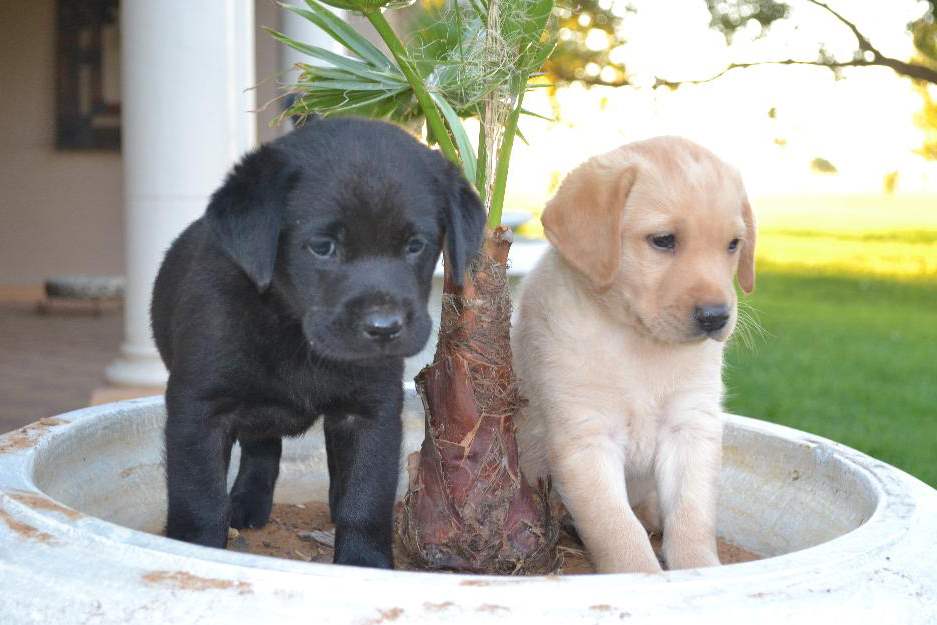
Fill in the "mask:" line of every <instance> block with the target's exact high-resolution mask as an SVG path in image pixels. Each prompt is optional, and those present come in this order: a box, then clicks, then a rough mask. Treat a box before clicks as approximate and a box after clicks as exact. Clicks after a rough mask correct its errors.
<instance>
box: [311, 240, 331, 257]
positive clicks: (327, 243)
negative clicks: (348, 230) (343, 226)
mask: <svg viewBox="0 0 937 625" xmlns="http://www.w3.org/2000/svg"><path fill="white" fill-rule="evenodd" d="M306 249H307V250H309V251H310V252H311V253H312V255H313V256H316V257H318V258H332V257H333V256H335V252H336V251H337V250H338V247H337V246H336V245H335V241H333V240H332V239H320V240H318V241H310V242H309V243H307V244H306Z"/></svg>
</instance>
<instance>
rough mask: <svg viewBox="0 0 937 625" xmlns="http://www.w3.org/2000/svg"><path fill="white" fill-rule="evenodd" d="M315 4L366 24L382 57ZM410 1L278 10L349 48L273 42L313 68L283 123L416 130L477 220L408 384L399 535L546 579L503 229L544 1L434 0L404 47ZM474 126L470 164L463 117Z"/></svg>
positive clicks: (548, 562)
mask: <svg viewBox="0 0 937 625" xmlns="http://www.w3.org/2000/svg"><path fill="white" fill-rule="evenodd" d="M323 2H324V3H326V4H328V5H330V6H333V7H337V8H341V9H348V10H352V11H355V12H358V13H360V14H362V15H364V16H365V17H366V18H367V19H368V21H369V22H370V23H371V24H372V25H373V26H374V28H375V30H376V31H377V33H378V34H379V35H380V37H381V39H382V41H383V42H384V44H385V45H386V46H387V49H388V50H389V51H390V57H388V56H387V55H386V54H385V53H384V52H382V51H381V50H380V49H379V48H378V47H376V46H375V45H373V44H372V43H371V42H370V41H368V40H367V39H366V38H365V37H363V36H362V35H361V34H360V33H358V32H357V31H356V30H355V29H354V28H353V27H351V26H350V25H349V24H347V23H346V22H345V21H343V20H342V19H340V18H339V17H337V16H336V15H334V14H333V13H332V12H331V11H329V10H328V8H326V6H324V5H323ZM406 4H408V2H393V1H391V2H388V1H387V0H322V2H320V1H319V0H306V7H294V6H287V8H288V9H289V10H291V11H293V12H295V13H297V14H299V15H301V16H303V17H305V18H306V19H308V20H310V21H311V22H313V23H314V24H316V25H317V26H319V27H320V28H321V29H322V30H323V31H325V32H326V33H327V34H328V35H329V36H330V37H331V38H332V39H334V40H335V41H336V42H338V43H339V44H341V45H342V46H344V47H345V48H346V49H347V50H348V54H347V55H339V54H335V53H333V52H330V51H328V50H325V49H323V48H321V47H316V46H310V45H306V44H304V43H302V42H298V41H294V40H292V39H290V38H288V37H286V36H285V35H283V34H281V33H277V32H272V34H273V36H274V37H276V38H277V39H278V40H280V41H281V42H282V43H284V44H286V45H288V46H291V47H293V48H295V49H297V50H299V51H301V52H304V53H306V54H308V55H309V56H311V57H312V58H314V59H316V60H317V61H319V62H320V63H326V64H327V66H323V65H313V64H310V65H301V68H300V69H301V74H300V78H299V80H298V82H297V83H296V84H295V85H293V86H292V88H291V91H292V92H293V94H294V95H295V97H294V100H293V102H292V105H291V106H290V108H289V109H288V110H287V111H286V113H285V114H287V115H294V116H295V115H298V116H304V115H309V114H313V113H314V114H319V115H324V116H329V115H345V114H357V115H364V116H369V117H375V118H382V119H388V120H391V121H395V122H398V123H417V122H419V121H421V120H422V121H425V138H426V141H427V142H428V143H430V144H431V145H438V146H439V149H440V150H441V151H442V153H443V154H444V155H445V156H446V157H447V158H448V159H450V160H451V161H453V162H454V163H457V164H458V165H460V166H461V167H462V170H463V172H464V173H465V176H466V178H467V179H468V180H469V181H471V182H473V184H474V185H475V188H476V190H477V191H478V193H479V195H480V196H481V198H482V199H483V201H484V203H485V206H486V209H487V210H488V228H487V230H486V237H485V242H484V244H483V247H482V250H481V253H480V254H479V255H478V257H477V258H476V260H475V262H474V263H473V265H472V268H471V270H470V272H469V275H468V276H465V278H464V280H463V286H462V287H456V286H455V281H454V280H453V279H452V276H451V274H450V267H449V264H448V263H447V264H446V268H445V277H444V295H443V311H442V321H441V324H440V331H439V343H438V346H437V351H436V356H435V358H434V361H433V364H431V365H429V366H427V367H426V368H425V369H424V370H423V371H422V372H421V373H420V374H419V375H418V376H417V379H416V382H417V388H418V390H419V392H420V393H421V395H422V396H423V400H424V405H425V406H426V412H427V414H426V437H425V439H424V442H423V446H422V449H421V451H420V453H419V454H418V455H417V454H414V457H412V458H411V459H410V488H409V490H408V492H407V495H406V498H405V500H404V505H403V511H402V516H401V530H402V531H401V534H402V538H403V542H404V544H405V546H406V547H407V549H408V551H409V552H410V556H411V557H412V559H414V560H415V561H416V562H417V563H419V564H421V565H423V566H425V567H427V568H441V569H455V570H463V571H475V572H488V573H494V572H502V573H522V572H544V571H547V570H550V569H551V568H553V566H554V564H555V549H554V547H555V542H556V534H557V530H556V524H555V523H554V521H553V520H552V519H551V517H550V514H549V506H548V505H547V492H546V486H545V485H544V484H538V485H536V486H535V487H534V486H531V485H530V484H528V483H527V481H526V480H525V479H524V477H523V476H522V475H521V472H520V469H519V465H518V460H517V444H516V441H515V438H514V425H513V423H514V416H515V414H516V412H517V410H518V408H519V407H520V405H521V404H522V399H521V398H520V396H519V394H518V391H517V384H516V379H515V377H514V374H513V371H512V368H511V351H510V338H509V331H510V316H511V302H510V295H509V292H508V284H507V274H506V271H507V258H508V252H509V249H510V245H511V236H510V230H508V229H507V228H505V227H503V226H501V225H500V223H501V213H502V209H503V205H504V197H505V187H506V183H507V175H508V168H509V165H510V159H511V151H512V147H513V144H514V140H515V137H517V136H518V134H519V130H518V119H519V117H520V115H521V114H522V113H524V112H526V111H524V109H523V99H524V94H525V92H526V90H527V89H528V81H529V79H530V78H531V76H532V75H535V74H536V73H537V72H538V71H539V70H540V68H541V67H542V65H543V63H544V62H545V61H546V59H547V58H548V57H549V56H550V53H551V52H552V50H553V48H554V45H555V41H554V39H553V37H552V30H551V28H550V24H549V20H550V14H551V11H552V8H553V0H465V1H464V2H460V1H459V0H443V2H442V3H441V5H437V6H436V7H435V8H431V9H429V10H430V13H429V14H428V17H427V19H426V20H425V22H424V24H423V28H422V29H421V30H419V31H418V32H417V34H416V36H415V37H414V38H413V40H412V41H411V42H410V43H409V45H404V43H403V42H402V41H401V40H400V39H399V38H398V36H397V34H396V33H395V32H394V30H393V28H392V27H391V26H390V24H389V23H388V21H387V19H386V18H385V16H384V13H383V10H384V9H385V8H392V7H395V6H402V5H406ZM469 117H475V118H477V119H478V120H479V122H480V123H479V132H478V138H477V145H478V151H477V153H476V151H475V149H474V147H473V145H472V143H471V141H470V140H469V136H468V133H467V132H466V129H465V126H464V124H463V120H464V119H465V118H469Z"/></svg>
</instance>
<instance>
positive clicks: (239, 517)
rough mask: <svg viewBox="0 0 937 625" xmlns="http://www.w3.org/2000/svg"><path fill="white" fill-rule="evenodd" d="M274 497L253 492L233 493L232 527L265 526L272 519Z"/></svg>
mask: <svg viewBox="0 0 937 625" xmlns="http://www.w3.org/2000/svg"><path fill="white" fill-rule="evenodd" d="M271 509H273V498H272V497H265V496H262V495H256V494H252V493H231V521H230V523H231V527H233V528H235V529H239V530H240V529H244V528H255V527H263V526H264V525H266V524H267V521H269V520H270V511H271Z"/></svg>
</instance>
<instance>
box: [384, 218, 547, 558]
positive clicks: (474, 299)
mask: <svg viewBox="0 0 937 625" xmlns="http://www.w3.org/2000/svg"><path fill="white" fill-rule="evenodd" d="M510 247H511V232H510V230H508V229H507V228H505V227H503V226H501V227H498V228H496V229H495V230H488V231H487V232H486V236H485V243H484V246H483V248H482V251H481V253H480V254H479V256H478V258H477V259H476V261H475V263H474V266H473V269H472V271H471V272H470V273H471V277H467V278H466V281H465V286H464V287H463V288H462V289H461V290H459V289H456V288H455V287H454V285H453V283H452V280H451V276H450V274H449V267H448V265H447V266H446V276H445V285H444V289H443V293H444V294H443V310H442V322H441V324H440V329H439V343H438V346H437V351H436V357H435V358H434V361H433V364H431V365H429V366H427V367H426V368H424V369H423V371H421V372H420V374H419V375H418V376H417V378H416V385H417V390H418V391H419V393H420V395H421V397H422V398H423V405H424V408H425V410H426V438H425V439H424V440H423V446H422V449H421V450H420V452H419V453H414V454H412V455H411V457H410V461H409V469H410V487H409V489H408V491H407V495H406V497H405V499H404V504H403V511H402V519H401V535H402V536H401V537H402V539H403V544H404V546H405V547H406V548H407V551H408V552H409V555H410V557H411V558H412V559H413V560H414V561H415V562H416V563H417V564H420V565H422V566H424V567H426V568H429V569H445V570H456V571H464V572H475V573H501V574H522V573H527V574H537V573H547V572H550V571H552V570H553V569H554V568H555V566H556V550H555V545H556V539H557V533H558V532H557V526H556V523H555V521H554V519H553V518H552V517H551V515H550V508H549V505H548V499H547V495H548V493H547V486H546V485H545V484H543V483H539V484H537V485H536V486H535V487H534V486H531V485H530V484H528V483H527V481H526V480H525V479H524V477H523V475H521V471H520V467H519V465H518V458H517V442H516V440H515V435H514V415H515V413H516V412H517V410H518V409H519V408H520V407H521V406H522V405H523V401H524V400H523V399H522V398H521V397H520V394H519V392H518V389H517V381H516V379H515V377H514V372H513V370H512V368H511V345H510V326H511V299H510V291H509V289H508V281H507V258H508V251H509V250H510Z"/></svg>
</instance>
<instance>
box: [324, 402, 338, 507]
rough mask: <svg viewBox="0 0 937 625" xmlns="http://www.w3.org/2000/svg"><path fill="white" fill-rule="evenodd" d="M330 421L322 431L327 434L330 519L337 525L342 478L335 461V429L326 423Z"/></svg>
mask: <svg viewBox="0 0 937 625" xmlns="http://www.w3.org/2000/svg"><path fill="white" fill-rule="evenodd" d="M327 422H328V419H326V421H325V422H324V423H323V424H322V429H323V431H324V432H325V459H326V462H327V464H328V467H329V517H330V518H331V520H332V523H335V509H336V506H337V497H338V495H337V493H338V484H339V482H341V478H340V477H339V473H338V465H337V463H336V459H335V453H334V452H333V451H332V448H333V446H335V445H337V443H335V442H333V441H332V437H333V436H334V435H333V434H332V431H333V428H330V427H327V426H326V423H327Z"/></svg>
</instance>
